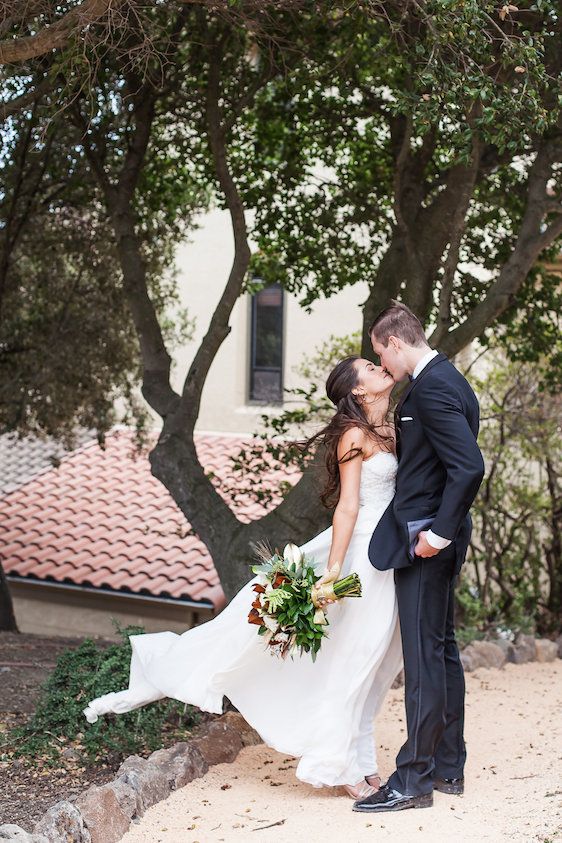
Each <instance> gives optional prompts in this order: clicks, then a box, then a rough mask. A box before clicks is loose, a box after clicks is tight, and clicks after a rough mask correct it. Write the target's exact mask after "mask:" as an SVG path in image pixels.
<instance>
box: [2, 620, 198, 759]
mask: <svg viewBox="0 0 562 843" xmlns="http://www.w3.org/2000/svg"><path fill="white" fill-rule="evenodd" d="M117 628H118V631H119V632H120V634H121V636H122V641H120V642H119V643H116V644H112V645H110V646H109V647H105V648H102V647H100V646H99V645H98V644H96V643H95V642H94V641H92V640H90V639H87V640H85V641H83V642H82V644H80V646H79V647H76V648H74V649H69V650H65V651H64V652H63V653H62V654H61V655H60V656H59V658H58V660H57V663H56V666H55V668H54V670H53V672H52V673H51V674H50V676H49V678H48V679H47V681H46V683H45V684H44V686H43V687H42V689H41V693H40V696H39V700H38V703H37V707H36V710H35V713H34V714H33V716H32V717H31V719H30V721H29V722H28V723H27V724H26V725H25V726H21V727H18V728H17V729H15V730H14V731H13V732H12V734H11V741H12V746H13V750H14V751H13V754H14V755H17V756H21V757H25V758H26V759H28V760H30V761H34V760H38V759H39V758H41V759H42V760H43V761H47V762H50V763H54V762H56V760H57V759H58V758H60V755H61V752H62V750H64V749H65V747H72V748H74V749H76V750H77V751H78V752H79V754H80V756H81V758H82V760H83V762H84V763H87V762H88V763H91V762H94V761H96V762H99V761H102V760H108V759H112V760H115V759H116V758H119V757H122V756H126V755H130V754H132V753H139V752H145V751H152V750H154V749H158V748H159V747H161V746H162V745H163V744H164V743H168V742H171V741H173V740H179V739H181V737H182V736H185V734H186V732H187V731H189V729H190V728H192V727H193V726H194V725H195V724H196V723H197V722H198V721H199V719H200V713H199V711H198V709H195V708H193V707H192V706H186V705H184V704H183V703H180V702H178V701H175V700H169V699H165V700H161V701H158V702H155V703H151V704H150V705H147V706H144V707H143V708H139V709H137V710H135V711H131V712H128V713H127V714H119V715H107V716H105V717H101V718H100V719H99V720H98V721H97V723H94V724H89V723H88V722H87V721H86V718H85V717H84V714H83V709H84V708H85V707H86V705H87V703H88V702H89V701H90V700H91V699H94V698H95V697H99V696H101V695H102V694H107V693H109V692H110V691H120V690H123V689H124V688H127V687H128V684H129V667H130V661H131V645H130V643H129V639H128V636H129V635H135V634H138V633H143V632H144V629H143V628H142V627H132V626H130V627H126V628H121V627H117Z"/></svg>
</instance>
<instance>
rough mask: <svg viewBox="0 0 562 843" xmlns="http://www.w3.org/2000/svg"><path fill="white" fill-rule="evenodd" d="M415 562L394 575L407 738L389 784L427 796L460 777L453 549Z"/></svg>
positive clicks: (462, 751) (460, 679)
mask: <svg viewBox="0 0 562 843" xmlns="http://www.w3.org/2000/svg"><path fill="white" fill-rule="evenodd" d="M454 545H455V543H454V542H453V543H452V544H451V545H449V547H447V548H445V549H444V550H441V551H440V552H439V553H438V554H437V555H436V556H433V557H431V558H428V559H422V558H420V557H415V563H414V564H413V565H411V566H410V567H406V568H397V569H396V570H395V572H394V575H395V583H396V594H397V599H398V607H399V612H400V626H401V631H402V649H403V653H404V674H405V703H406V720H407V726H408V738H407V740H406V743H405V744H404V745H403V747H402V748H401V750H400V752H399V753H398V756H397V759H396V771H395V772H394V773H393V774H392V776H391V777H390V779H389V782H388V783H389V785H390V786H391V787H393V788H395V789H396V790H398V791H399V792H400V793H403V794H407V795H411V796H417V795H420V794H423V793H430V792H431V791H432V789H433V779H434V777H436V776H438V777H440V778H462V777H463V775H464V772H463V770H464V763H465V760H466V748H465V743H464V739H463V727H464V694H465V686H464V673H463V668H462V664H461V661H460V658H459V651H458V647H457V643H456V640H455V630H454V586H455V581H456V550H455V546H454Z"/></svg>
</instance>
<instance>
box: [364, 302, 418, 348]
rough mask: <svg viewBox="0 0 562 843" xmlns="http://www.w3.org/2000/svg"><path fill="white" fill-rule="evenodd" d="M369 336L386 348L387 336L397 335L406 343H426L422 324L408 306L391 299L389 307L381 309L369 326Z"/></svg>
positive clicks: (414, 344)
mask: <svg viewBox="0 0 562 843" xmlns="http://www.w3.org/2000/svg"><path fill="white" fill-rule="evenodd" d="M369 336H370V337H371V338H373V336H374V337H375V339H376V341H377V342H380V343H382V345H384V347H385V348H386V347H387V345H388V340H389V337H398V338H399V339H401V340H403V342H405V343H407V345H413V346H420V345H427V339H426V338H425V333H424V330H423V326H422V324H421V322H420V320H419V319H418V317H417V316H416V315H415V314H414V313H412V311H411V310H410V308H409V307H406V305H405V304H401V303H400V302H398V301H394V300H393V301H392V304H391V305H389V307H385V309H384V310H381V312H380V313H379V315H378V316H377V318H376V319H375V321H374V322H373V324H372V325H371V327H370V328H369Z"/></svg>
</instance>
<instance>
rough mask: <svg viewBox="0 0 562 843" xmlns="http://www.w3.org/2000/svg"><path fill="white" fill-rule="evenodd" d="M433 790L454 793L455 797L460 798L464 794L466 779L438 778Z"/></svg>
mask: <svg viewBox="0 0 562 843" xmlns="http://www.w3.org/2000/svg"><path fill="white" fill-rule="evenodd" d="M433 789H434V790H438V791H439V792H440V793H452V794H453V795H455V796H460V795H461V794H463V793H464V779H440V778H437V779H435V781H434V782H433Z"/></svg>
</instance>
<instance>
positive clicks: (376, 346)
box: [371, 334, 408, 381]
mask: <svg viewBox="0 0 562 843" xmlns="http://www.w3.org/2000/svg"><path fill="white" fill-rule="evenodd" d="M392 340H393V338H392V337H390V339H389V341H388V345H386V346H385V345H383V344H382V342H379V341H378V340H377V338H376V336H375V335H374V334H371V345H372V346H373V351H374V352H375V354H376V355H377V357H378V358H379V359H380V362H381V366H382V367H383V369H386V371H387V372H389V374H391V375H392V377H393V378H394V380H395V381H401V380H402V379H403V378H405V377H406V375H407V374H408V371H407V369H406V364H405V361H404V360H403V359H402V355H401V354H400V349H399V348H398V347H397V345H396V343H394V342H392Z"/></svg>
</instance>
